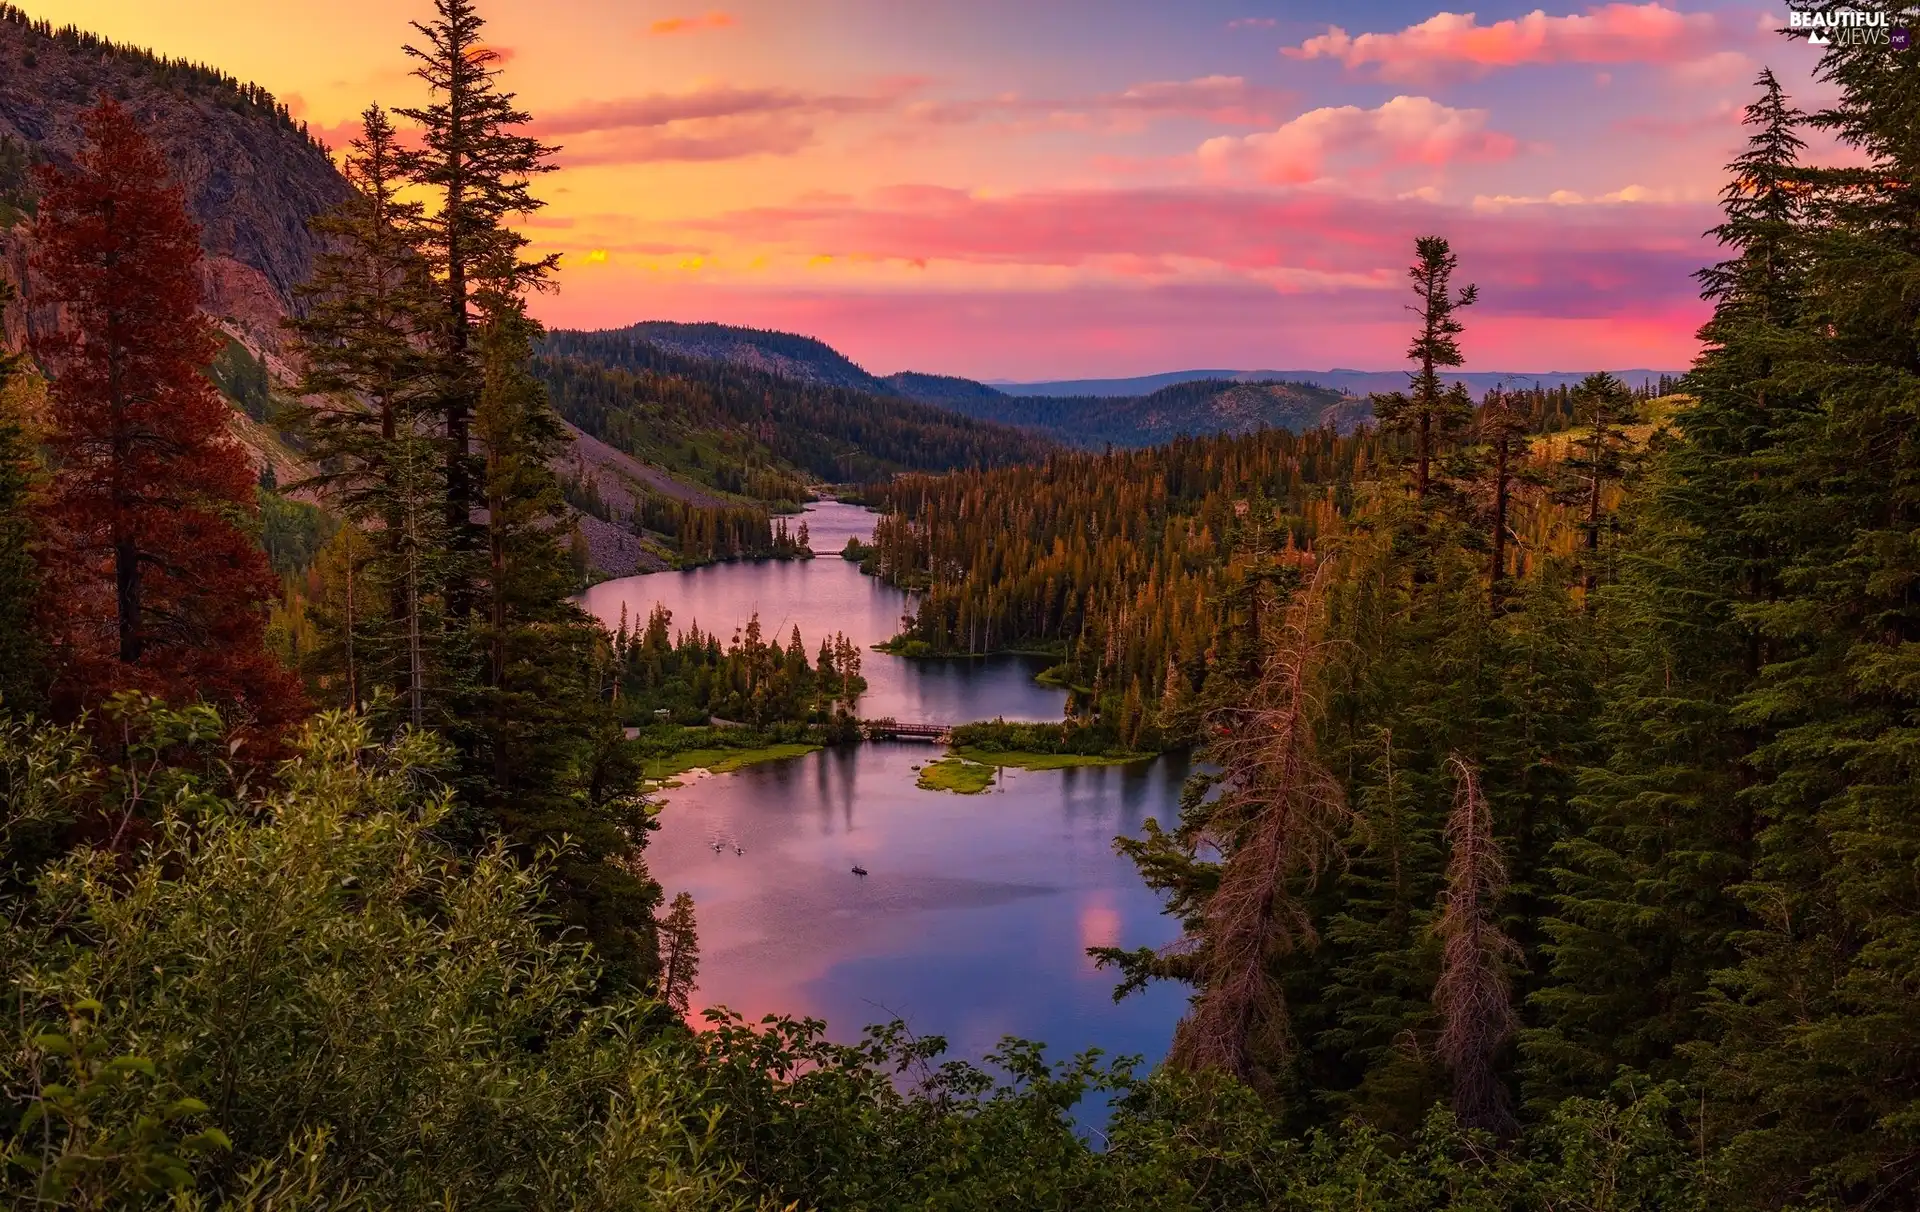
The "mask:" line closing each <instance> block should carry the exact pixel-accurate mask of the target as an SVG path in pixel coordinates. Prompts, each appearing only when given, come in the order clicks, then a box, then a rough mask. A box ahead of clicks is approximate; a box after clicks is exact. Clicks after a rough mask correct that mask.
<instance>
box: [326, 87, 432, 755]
mask: <svg viewBox="0 0 1920 1212" xmlns="http://www.w3.org/2000/svg"><path fill="white" fill-rule="evenodd" d="M362 126H363V134H362V135H361V137H360V138H358V139H355V140H354V141H353V144H352V147H351V150H350V152H349V153H348V155H347V156H346V158H345V162H344V164H343V170H344V172H345V174H346V177H347V181H348V183H349V184H350V185H351V186H352V187H353V194H352V196H351V197H350V198H349V199H348V200H347V201H346V202H345V203H343V204H342V205H341V206H340V208H339V209H338V210H336V211H334V212H332V213H330V214H328V215H324V216H322V217H321V218H319V219H317V220H315V222H314V229H315V231H317V232H318V233H320V234H321V235H322V236H325V237H327V238H328V240H329V243H328V245H327V246H326V248H325V251H323V252H322V253H321V255H320V256H319V258H318V259H317V262H316V265H315V267H314V276H313V278H312V279H311V280H310V281H309V282H308V283H307V284H306V285H305V286H304V287H303V288H302V290H301V296H302V298H303V300H304V301H305V303H306V310H305V312H304V313H303V314H302V315H301V316H300V317H299V318H298V319H296V320H295V321H294V322H293V328H294V331H295V332H296V334H297V335H298V337H299V341H300V351H301V353H302V355H303V360H304V362H305V367H306V373H305V377H304V379H303V381H302V383H301V386H300V392H301V395H302V396H303V397H304V398H306V399H308V400H310V401H313V402H312V403H309V404H308V405H306V406H305V407H304V408H303V409H302V412H301V414H300V415H301V420H302V421H303V423H304V426H305V429H306V432H307V435H308V440H309V443H310V453H311V455H312V456H313V459H314V461H315V463H316V464H317V465H318V466H319V467H320V468H321V470H320V472H319V474H317V475H315V476H314V477H312V478H311V479H309V480H307V481H305V482H304V483H303V484H301V485H297V486H296V487H312V488H317V489H319V490H320V491H321V492H323V493H324V494H325V495H326V497H327V499H328V502H329V504H331V505H332V506H333V507H334V508H335V509H336V510H337V511H338V512H340V513H341V514H342V515H344V516H345V517H346V518H347V519H348V520H349V521H350V522H352V523H353V524H354V525H356V526H359V527H362V528H365V529H368V530H369V531H377V537H376V544H377V551H376V554H375V555H374V556H373V558H372V559H371V560H370V561H369V562H368V571H369V573H370V574H371V575H372V577H373V578H374V580H375V582H376V584H375V586H374V588H375V589H376V590H377V592H378V596H379V597H380V598H381V599H382V600H384V602H385V603H386V608H385V610H384V612H383V614H382V615H375V614H371V613H367V612H361V613H360V614H359V617H358V620H357V622H356V626H357V627H358V629H359V631H360V635H359V636H357V637H353V636H349V637H345V638H344V639H343V641H342V643H343V645H347V644H351V642H352V641H353V640H355V639H358V641H359V643H358V647H359V649H360V657H361V664H362V666H363V667H364V668H365V669H367V670H370V671H372V674H373V676H372V677H367V678H355V679H350V682H351V683H352V685H353V686H354V688H355V689H356V690H357V692H358V696H359V698H358V699H357V700H356V701H365V699H366V697H367V696H368V695H370V694H371V692H372V690H373V688H374V686H375V685H385V686H386V687H388V688H390V689H392V690H393V691H394V692H395V693H396V694H397V696H398V698H399V701H400V702H401V703H402V704H403V705H404V707H405V710H406V713H407V718H408V720H409V721H410V722H411V723H412V724H413V726H415V727H420V726H422V725H423V724H424V723H426V721H427V694H428V683H429V681H430V676H431V675H430V673H429V671H430V669H433V668H435V667H441V676H443V677H444V663H445V661H444V657H442V656H440V655H439V654H438V653H437V651H436V650H437V647H438V645H437V644H436V643H435V636H436V634H437V632H438V630H439V619H438V618H437V617H436V615H437V611H436V610H435V604H434V583H435V580H436V576H435V573H436V572H437V567H436V565H437V563H438V561H439V558H440V552H441V550H442V548H443V545H444V544H443V541H442V540H443V536H444V535H445V533H446V530H445V521H444V519H445V511H444V501H445V493H446V489H445V475H444V472H443V470H442V469H441V468H440V467H439V466H437V465H436V464H437V462H438V461H437V460H436V458H435V452H436V450H437V448H438V439H437V438H436V436H435V428H436V426H437V424H438V421H439V415H438V412H437V409H438V405H439V400H438V397H437V395H436V390H437V387H438V380H437V378H436V376H435V374H434V369H435V364H434V362H433V360H432V358H431V356H430V352H429V351H430V345H431V341H432V339H433V336H434V334H435V332H436V325H437V321H438V318H439V317H438V314H437V312H436V310H435V307H434V295H433V288H432V282H431V279H430V278H429V275H428V264H427V261H426V258H425V257H423V256H422V255H421V253H420V250H419V249H418V248H417V247H416V246H415V243H414V238H415V236H416V234H417V233H418V231H419V228H420V224H421V218H422V215H421V208H420V205H419V204H418V203H416V202H408V201H404V200H402V198H401V196H400V195H401V191H402V189H403V188H404V187H405V185H406V179H405V178H404V176H403V175H402V173H401V170H400V162H399V151H398V148H397V147H396V145H395V142H394V130H393V125H392V123H391V122H390V121H389V120H388V118H387V115H386V112H385V111H384V110H382V109H381V108H380V107H379V106H377V105H376V106H370V107H368V109H367V110H366V112H365V113H364V114H363V115H362ZM372 596H373V595H369V598H370V599H371V597H372ZM441 707H442V709H444V707H445V705H444V704H441Z"/></svg>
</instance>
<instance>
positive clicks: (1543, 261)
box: [680, 185, 1714, 316]
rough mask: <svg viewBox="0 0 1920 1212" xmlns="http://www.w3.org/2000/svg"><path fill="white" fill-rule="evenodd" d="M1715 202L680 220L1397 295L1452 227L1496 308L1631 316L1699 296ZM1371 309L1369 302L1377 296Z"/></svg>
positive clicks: (868, 253)
mask: <svg viewBox="0 0 1920 1212" xmlns="http://www.w3.org/2000/svg"><path fill="white" fill-rule="evenodd" d="M1713 213H1714V212H1713V209H1712V207H1711V206H1710V205H1704V204H1698V203H1689V202H1665V201H1659V200H1656V199H1652V198H1649V199H1647V200H1644V201H1638V202H1635V203H1634V204H1633V205H1630V206H1629V205H1613V206H1586V207H1575V206H1519V205H1516V206H1512V207H1500V208H1494V207H1487V208H1479V209H1476V208H1474V207H1472V206H1451V205H1443V204H1439V203H1434V202H1427V201H1421V200H1408V201H1394V200H1386V199H1378V198H1362V197H1354V196H1351V195H1341V194H1333V193H1330V192H1325V191H1321V190H1285V191H1259V192H1256V191H1250V190H1243V189H1220V188H1201V187H1188V188H1178V189H1144V188H1136V189H1112V188H1109V189H1088V190H1058V191H1046V192H1034V193H1026V194H1015V195H1008V196H996V197H979V196H977V195H974V194H970V193H967V192H965V191H962V190H955V189H948V188H944V187H940V186H930V185H918V186H896V187H893V188H891V189H885V190H880V191H876V192H875V193H874V194H873V195H871V196H870V197H868V198H866V199H865V200H862V201H855V200H850V199H834V198H821V199H818V200H814V201H808V202H801V203H795V204H791V205H787V206H779V207H758V208H752V209H746V210H739V211H734V212H732V213H730V214H725V215H721V216H718V217H715V218H711V219H703V220H696V221H691V222H688V223H685V224H681V225H680V226H681V227H682V228H684V229H685V231H686V232H688V233H695V232H705V233H711V234H715V235H724V236H726V237H727V238H728V241H729V242H730V243H734V244H739V245H744V246H747V247H753V248H759V249H783V250H786V251H787V252H789V253H791V254H793V255H798V256H812V255H821V254H823V255H829V256H834V257H848V256H851V257H858V258H863V259H870V260H882V261H886V260H892V261H898V262H904V263H909V264H928V265H938V263H940V262H954V263H959V264H976V265H994V266H1029V267H1042V268H1049V269H1081V270H1088V271H1092V272H1093V273H1095V274H1104V275H1109V276H1112V277H1114V278H1118V279H1122V280H1126V279H1132V280H1137V281H1141V282H1155V283H1167V284H1173V283H1178V282H1180V281H1183V280H1191V279H1192V278H1195V277H1199V278H1212V279H1239V280H1242V281H1244V282H1245V284H1247V285H1248V286H1249V287H1250V288H1253V289H1257V290H1262V291H1267V292H1277V293H1295V294H1300V293H1317V294H1318V295H1320V296H1321V297H1328V298H1331V297H1336V296H1342V295H1347V294H1356V293H1357V294H1359V295H1363V296H1366V297H1367V298H1369V299H1371V298H1373V297H1374V296H1377V295H1379V294H1381V293H1383V292H1384V293H1386V294H1388V295H1391V294H1393V293H1394V292H1395V291H1396V290H1397V289H1398V288H1399V286H1400V285H1401V282H1402V274H1401V269H1402V262H1404V261H1405V259H1406V254H1407V250H1408V249H1410V248H1411V246H1412V241H1413V237H1414V236H1416V235H1424V234H1428V233H1430V232H1440V233H1443V234H1446V235H1448V236H1450V237H1452V238H1453V240H1454V242H1455V245H1456V247H1458V248H1459V249H1461V252H1462V261H1463V264H1464V265H1465V266H1466V271H1465V272H1469V273H1470V274H1471V275H1472V276H1473V278H1474V280H1475V281H1479V282H1481V283H1482V287H1483V297H1484V300H1485V302H1484V305H1483V308H1482V311H1483V312H1489V313H1490V312H1497V311H1501V310H1505V309H1507V308H1517V309H1521V310H1525V309H1537V310H1539V311H1540V314H1543V315H1562V316H1565V315H1572V314H1590V315H1612V314H1623V313H1625V314H1630V313H1632V311H1633V310H1634V309H1635V308H1636V307H1642V306H1649V307H1650V306H1653V305H1654V304H1655V303H1656V302H1657V301H1658V300H1660V299H1663V298H1675V297H1677V298H1683V299H1691V298H1692V297H1693V295H1694V293H1695V288H1694V285H1693V282H1692V280H1691V277H1690V275H1691V273H1692V271H1693V270H1694V269H1695V268H1697V267H1698V266H1699V265H1700V264H1701V263H1702V261H1703V260H1705V259H1706V257H1707V255H1708V253H1709V251H1710V250H1709V249H1707V248H1706V246H1705V244H1704V242H1703V241H1702V240H1701V239H1700V238H1699V236H1698V235H1697V233H1698V232H1700V231H1702V230H1704V229H1705V228H1706V227H1707V226H1708V225H1709V224H1710V223H1711V222H1712V215H1713ZM1367 306H1369V307H1371V306H1372V304H1371V303H1369V304H1367Z"/></svg>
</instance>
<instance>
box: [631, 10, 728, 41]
mask: <svg viewBox="0 0 1920 1212" xmlns="http://www.w3.org/2000/svg"><path fill="white" fill-rule="evenodd" d="M733 24H735V22H734V19H733V14H731V13H723V12H719V11H714V12H710V13H706V14H704V15H702V16H699V17H664V18H662V19H661V20H659V21H655V22H654V23H653V24H652V25H649V26H648V27H647V32H648V33H649V34H652V35H653V36H654V37H656V38H661V37H666V36H668V35H671V34H694V33H699V32H700V31H701V30H709V29H726V28H728V27H729V26H732V25H733Z"/></svg>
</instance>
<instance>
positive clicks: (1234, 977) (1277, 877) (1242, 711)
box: [1167, 557, 1346, 1080]
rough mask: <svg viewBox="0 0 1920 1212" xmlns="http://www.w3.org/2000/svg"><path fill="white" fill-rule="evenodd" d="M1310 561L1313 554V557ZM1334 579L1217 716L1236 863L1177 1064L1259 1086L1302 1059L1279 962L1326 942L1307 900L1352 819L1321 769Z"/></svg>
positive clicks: (1298, 606)
mask: <svg viewBox="0 0 1920 1212" xmlns="http://www.w3.org/2000/svg"><path fill="white" fill-rule="evenodd" d="M1303 558H1310V557H1303ZM1323 580H1324V574H1323V571H1316V572H1315V574H1314V575H1313V576H1312V577H1311V578H1310V579H1309V581H1308V583H1307V584H1306V585H1305V586H1304V587H1303V588H1302V589H1301V590H1300V591H1299V592H1298V593H1297V594H1296V595H1295V598H1294V600H1293V602H1292V604H1291V605H1290V606H1289V607H1288V609H1287V614H1286V619H1285V624H1284V626H1283V627H1282V628H1281V630H1280V632H1279V633H1278V637H1277V639H1276V641H1275V642H1274V645H1273V647H1272V648H1271V649H1270V651H1269V652H1268V654H1267V656H1266V658H1265V664H1264V667H1263V670H1262V673H1261V676H1260V679H1259V681H1258V683H1257V684H1256V685H1255V687H1254V690H1253V693H1252V695H1251V696H1250V697H1249V699H1248V701H1247V704H1246V705H1245V706H1244V707H1240V708H1236V709H1234V710H1231V711H1228V712H1224V713H1221V714H1220V715H1218V716H1216V717H1215V719H1214V723H1215V731H1216V734H1217V735H1218V739H1217V740H1216V741H1215V743H1214V745H1213V747H1212V749H1213V756H1214V758H1215V760H1217V761H1218V762H1219V763H1220V765H1221V767H1222V770H1223V772H1224V773H1223V778H1222V780H1221V787H1222V791H1221V794H1220V797H1219V799H1218V800H1217V801H1216V807H1215V811H1214V813H1213V815H1212V817H1211V822H1210V824H1209V826H1208V827H1207V829H1206V830H1205V834H1206V838H1205V840H1207V841H1210V842H1212V843H1213V845H1214V846H1215V847H1217V848H1218V849H1219V850H1220V852H1221V854H1222V855H1223V856H1224V857H1223V860H1222V865H1221V871H1220V886H1219V888H1218V889H1217V890H1216V891H1215V892H1214V894H1213V896H1212V898H1211V899H1210V900H1209V901H1208V903H1207V907H1206V913H1205V915H1204V917H1203V919H1202V922H1201V926H1200V930H1199V932H1198V937H1197V938H1193V939H1189V940H1184V942H1185V943H1186V945H1187V946H1188V947H1190V948H1191V949H1192V953H1193V954H1194V956H1195V960H1196V976H1197V977H1198V981H1197V983H1198V984H1199V987H1200V992H1199V994H1198V996H1196V998H1195V999H1194V1003H1193V1008H1192V1009H1191V1011H1189V1012H1188V1014H1187V1016H1186V1017H1185V1018H1184V1019H1182V1020H1181V1021H1180V1025H1179V1026H1178V1027H1177V1028H1176V1029H1175V1031H1174V1037H1173V1047H1172V1049H1171V1051H1170V1052H1169V1054H1168V1057H1167V1061H1168V1063H1169V1064H1171V1065H1173V1066H1175V1067H1176V1068H1181V1069H1186V1070H1200V1069H1220V1070H1224V1071H1226V1072H1230V1073H1233V1074H1236V1075H1238V1076H1240V1077H1242V1078H1245V1079H1253V1080H1258V1079H1259V1076H1260V1074H1259V1071H1258V1065H1257V1063H1256V1058H1259V1057H1262V1056H1265V1057H1270V1058H1271V1057H1283V1056H1285V1055H1286V1054H1287V1053H1288V1052H1289V1050H1290V1046H1291V1045H1290V1040H1289V1036H1288V1022H1287V1006H1286V998H1285V995H1284V993H1283V992H1282V991H1281V989H1280V986H1279V982H1278V981H1277V980H1276V979H1275V977H1274V973H1273V963H1274V961H1276V960H1278V959H1280V958H1282V957H1284V956H1286V955H1288V954H1290V953H1293V952H1296V951H1299V950H1304V949H1306V948H1310V947H1312V946H1313V945H1314V943H1315V941H1316V936H1315V933H1314V929H1313V923H1312V921H1311V920H1310V919H1309V917H1308V915H1307V912H1306V909H1305V906H1304V905H1303V904H1302V903H1301V901H1300V894H1301V892H1302V891H1303V890H1304V888H1305V887H1307V886H1310V885H1311V883H1312V881H1313V880H1314V878H1315V877H1317V876H1318V875H1319V873H1320V871H1321V870H1322V868H1323V867H1324V866H1325V864H1326V862H1327V859H1328V856H1329V855H1331V854H1332V853H1333V850H1334V845H1335V838H1336V836H1337V833H1338V830H1339V827H1340V825H1341V824H1342V823H1343V821H1344V819H1345V816H1346V803H1345V799H1344V797H1343V795H1342V794H1341V790H1340V785H1339V783H1337V782H1336V781H1335V780H1334V778H1333V775H1332V774H1331V773H1329V772H1328V770H1327V768H1326V767H1325V766H1324V765H1323V764H1322V763H1321V761H1320V758H1319V755H1318V752H1317V748H1316V744H1315V737H1314V725H1315V722H1316V719H1317V717H1318V715H1319V711H1318V705H1317V703H1316V701H1315V699H1314V692H1313V687H1314V684H1315V681H1316V675H1317V673H1318V671H1319V668H1320V665H1321V663H1322V660H1323V656H1324V653H1325V649H1326V645H1327V641H1326V640H1325V639H1324V637H1323V634H1322V631H1323V626H1322V624H1323V621H1324V605H1325V598H1324V593H1323V584H1322V583H1323Z"/></svg>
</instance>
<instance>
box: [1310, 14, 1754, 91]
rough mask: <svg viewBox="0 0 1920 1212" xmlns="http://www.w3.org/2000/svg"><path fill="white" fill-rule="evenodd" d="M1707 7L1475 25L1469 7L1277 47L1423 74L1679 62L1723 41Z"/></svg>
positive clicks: (1414, 76)
mask: <svg viewBox="0 0 1920 1212" xmlns="http://www.w3.org/2000/svg"><path fill="white" fill-rule="evenodd" d="M1718 25H1719V22H1718V21H1717V19H1716V18H1715V16H1714V14H1712V13H1684V12H1680V11H1679V10H1677V9H1671V8H1668V7H1667V6H1666V5H1664V4H1659V3H1652V4H1603V5H1598V6H1596V7H1593V8H1590V9H1588V10H1587V11H1586V12H1585V13H1578V14H1573V15H1569V16H1565V17H1550V16H1548V15H1547V13H1546V12H1545V11H1544V10H1541V9H1535V10H1534V11H1533V12H1531V13H1528V14H1526V15H1525V16H1523V17H1516V18H1512V19H1509V20H1505V21H1495V22H1493V23H1491V24H1488V25H1482V24H1480V22H1479V19H1478V18H1477V17H1476V16H1475V15H1474V14H1473V13H1449V12H1442V13H1436V14H1435V15H1434V16H1432V17H1429V18H1427V19H1426V20H1425V21H1422V22H1421V23H1420V24H1418V25H1410V26H1408V27H1407V28H1406V29H1403V30H1401V31H1399V32H1398V33H1391V34H1374V33H1367V34H1360V35H1358V36H1355V35H1352V34H1349V33H1348V32H1347V31H1346V30H1344V29H1342V28H1340V27H1339V26H1333V27H1331V28H1329V29H1328V30H1327V32H1326V33H1324V34H1320V35H1318V36H1317V37H1313V38H1309V39H1307V40H1306V41H1305V42H1303V43H1301V44H1300V45H1299V46H1292V47H1283V48H1282V49H1281V54H1283V55H1286V56H1287V57H1289V58H1292V59H1334V60H1338V61H1339V62H1341V63H1343V64H1345V65H1346V66H1347V67H1348V68H1349V69H1357V68H1363V67H1365V68H1372V69H1373V70H1374V71H1376V72H1377V73H1378V74H1379V75H1380V76H1381V77H1382V78H1383V79H1387V80H1399V81H1418V80H1431V79H1434V78H1437V77H1440V76H1444V75H1448V74H1453V73H1459V72H1466V73H1469V74H1484V73H1486V72H1488V71H1491V70H1493V69H1495V68H1501V67H1515V66H1519V65H1521V64H1530V63H1681V62H1687V61H1691V60H1695V59H1699V58H1703V57H1706V56H1708V55H1711V54H1712V53H1714V52H1716V51H1719V50H1722V49H1724V45H1723V44H1724V40H1720V41H1719V42H1716V39H1715V34H1716V31H1717V29H1718Z"/></svg>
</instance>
